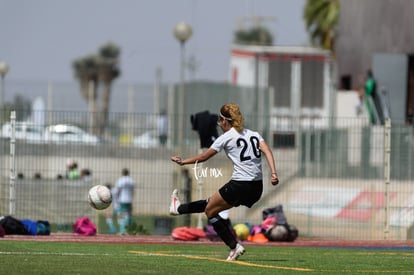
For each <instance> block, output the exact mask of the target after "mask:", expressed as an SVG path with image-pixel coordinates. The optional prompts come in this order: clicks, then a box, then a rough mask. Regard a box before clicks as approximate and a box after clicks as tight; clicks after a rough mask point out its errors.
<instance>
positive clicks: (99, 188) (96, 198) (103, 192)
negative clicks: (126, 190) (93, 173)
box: [88, 185, 112, 210]
mask: <svg viewBox="0 0 414 275" xmlns="http://www.w3.org/2000/svg"><path fill="white" fill-rule="evenodd" d="M88 202H89V204H90V205H91V206H92V207H93V208H95V209H97V210H103V209H105V208H108V207H109V206H110V205H111V203H112V194H111V190H109V188H108V187H106V186H104V185H95V186H94V187H92V188H91V189H89V192H88Z"/></svg>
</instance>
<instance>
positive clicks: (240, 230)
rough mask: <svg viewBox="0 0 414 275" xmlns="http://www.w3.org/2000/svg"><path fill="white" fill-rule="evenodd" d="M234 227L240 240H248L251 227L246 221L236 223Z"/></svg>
mask: <svg viewBox="0 0 414 275" xmlns="http://www.w3.org/2000/svg"><path fill="white" fill-rule="evenodd" d="M233 229H234V231H235V232H236V235H237V237H238V238H239V239H240V240H246V239H247V237H248V236H249V231H250V230H249V227H248V226H247V225H246V224H244V223H238V224H236V225H235V226H233Z"/></svg>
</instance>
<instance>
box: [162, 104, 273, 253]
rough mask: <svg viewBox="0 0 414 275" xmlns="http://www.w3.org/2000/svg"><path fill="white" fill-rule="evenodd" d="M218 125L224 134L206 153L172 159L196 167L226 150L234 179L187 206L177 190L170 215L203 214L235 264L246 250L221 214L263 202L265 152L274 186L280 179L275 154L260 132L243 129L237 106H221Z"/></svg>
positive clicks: (172, 200)
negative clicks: (233, 208) (226, 247)
mask: <svg viewBox="0 0 414 275" xmlns="http://www.w3.org/2000/svg"><path fill="white" fill-rule="evenodd" d="M218 125H219V126H220V128H221V129H222V130H223V132H224V133H223V134H222V135H221V136H219V137H218V138H217V139H216V140H215V141H214V143H213V144H212V145H211V146H210V148H208V149H207V150H206V151H204V152H202V153H200V154H198V155H195V156H193V157H189V158H185V159H183V158H181V157H179V156H173V157H171V160H172V161H173V162H175V163H177V164H179V165H186V164H193V163H196V162H203V161H206V160H208V159H210V158H211V157H213V156H214V155H216V154H217V153H219V152H220V151H222V150H224V152H225V153H226V155H227V157H228V158H229V159H230V160H231V161H232V162H233V174H232V177H231V180H230V181H229V182H228V183H226V184H225V185H223V186H222V187H221V188H220V189H219V190H218V191H217V192H216V193H215V194H213V195H212V196H211V197H209V198H208V199H206V200H199V201H194V202H190V203H185V204H181V203H180V200H179V198H178V191H177V189H175V190H174V191H173V193H172V195H171V204H170V214H171V215H181V214H190V213H202V212H204V213H205V214H206V216H207V218H208V221H209V223H210V224H211V225H213V228H214V230H215V231H216V232H217V234H218V235H219V236H220V238H221V239H222V240H223V242H224V243H225V244H226V245H227V246H228V247H229V248H230V254H229V256H228V257H227V260H229V261H233V260H237V258H238V257H239V256H240V255H242V254H243V253H244V252H245V249H244V247H243V246H242V245H241V244H240V243H238V241H237V239H236V237H235V236H234V235H233V233H232V231H231V229H230V228H229V226H228V225H227V223H226V222H225V221H224V220H223V218H222V217H220V215H219V213H220V212H222V211H223V210H226V209H230V208H232V207H238V206H240V205H244V206H247V207H249V208H250V207H252V205H253V204H254V203H256V202H257V201H258V200H259V199H260V197H261V196H262V192H263V180H262V178H263V175H262V153H263V154H264V156H265V157H266V160H267V164H268V166H269V169H270V171H271V177H270V180H271V184H272V185H277V184H278V183H279V178H278V175H277V172H276V166H275V161H274V157H273V153H272V151H271V150H270V148H269V146H268V145H267V144H266V142H265V141H264V139H263V137H262V136H261V135H260V134H259V133H257V132H254V131H251V130H249V129H246V128H244V119H243V116H242V114H241V111H240V108H239V106H238V105H237V104H234V103H230V104H225V105H223V106H222V107H221V109H220V114H219V121H218Z"/></svg>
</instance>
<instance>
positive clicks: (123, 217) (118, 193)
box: [114, 168, 135, 235]
mask: <svg viewBox="0 0 414 275" xmlns="http://www.w3.org/2000/svg"><path fill="white" fill-rule="evenodd" d="M134 185H135V182H134V180H133V179H132V178H131V177H130V175H129V170H128V169H127V168H124V169H122V176H121V177H120V178H119V179H118V180H117V182H116V184H115V190H114V197H115V199H116V201H117V202H118V204H119V209H118V218H117V221H118V225H119V234H121V235H125V234H126V233H127V227H128V226H129V225H130V224H131V217H132V203H133V198H134Z"/></svg>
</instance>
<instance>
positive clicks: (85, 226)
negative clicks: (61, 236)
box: [73, 217, 96, 236]
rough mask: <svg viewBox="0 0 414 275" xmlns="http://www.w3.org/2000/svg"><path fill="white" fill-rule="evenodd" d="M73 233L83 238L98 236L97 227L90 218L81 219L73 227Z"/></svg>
mask: <svg viewBox="0 0 414 275" xmlns="http://www.w3.org/2000/svg"><path fill="white" fill-rule="evenodd" d="M73 233H75V234H78V235H82V236H94V235H96V225H95V224H94V223H93V222H92V221H91V220H90V219H89V218H88V217H79V218H77V219H76V222H75V224H74V225H73Z"/></svg>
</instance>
